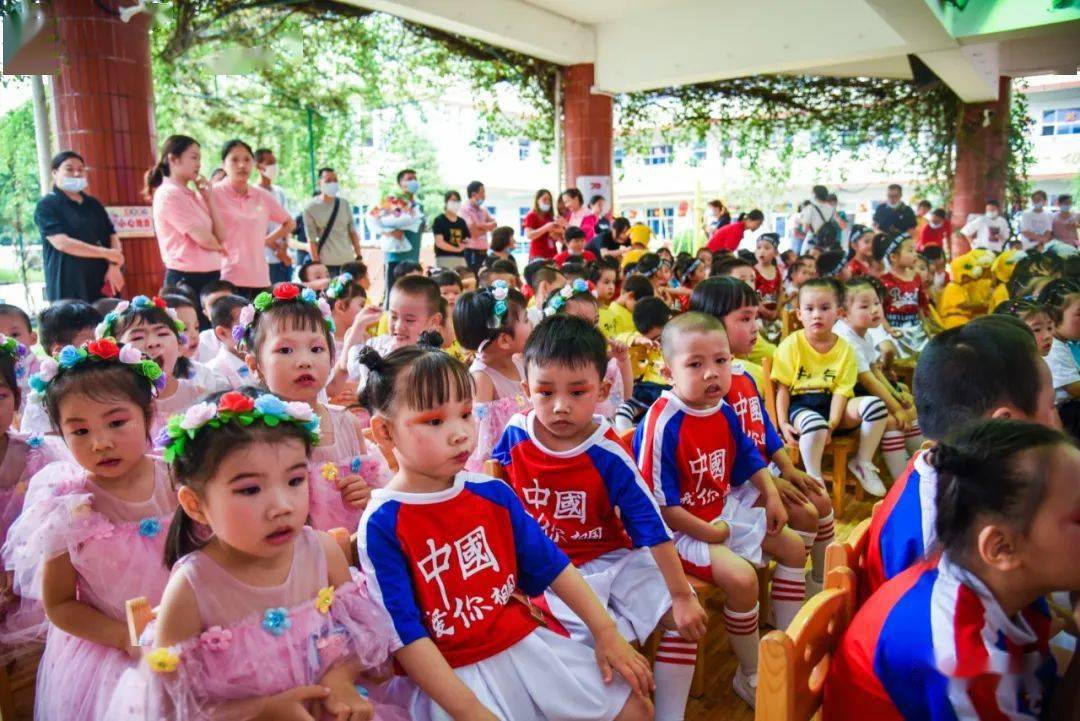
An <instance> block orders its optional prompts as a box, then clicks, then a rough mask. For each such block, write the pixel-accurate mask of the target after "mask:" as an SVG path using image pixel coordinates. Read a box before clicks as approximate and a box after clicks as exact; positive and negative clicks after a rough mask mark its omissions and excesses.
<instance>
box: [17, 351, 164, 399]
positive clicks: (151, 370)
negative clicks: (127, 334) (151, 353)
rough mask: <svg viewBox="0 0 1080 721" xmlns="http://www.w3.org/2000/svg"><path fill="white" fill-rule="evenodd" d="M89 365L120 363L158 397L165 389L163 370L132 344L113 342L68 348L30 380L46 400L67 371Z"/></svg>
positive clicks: (42, 365)
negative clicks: (138, 376)
mask: <svg viewBox="0 0 1080 721" xmlns="http://www.w3.org/2000/svg"><path fill="white" fill-rule="evenodd" d="M87 363H119V364H120V365H122V366H124V367H126V368H128V369H130V370H131V371H132V372H134V373H138V374H139V375H141V376H142V377H143V378H146V380H148V381H150V386H151V389H152V391H153V393H154V395H157V392H158V391H160V390H161V389H162V388H164V387H165V373H164V372H163V371H162V370H161V366H159V365H158V364H157V363H155V362H154V361H152V360H150V359H149V358H147V357H145V356H144V355H143V354H142V351H140V350H139V349H138V348H136V347H135V346H133V345H131V344H130V343H126V344H124V346H123V347H121V346H119V345H117V343H116V341H115V340H113V339H112V338H101V339H98V340H92V341H90V342H89V343H85V344H84V345H82V346H79V347H78V348H76V347H75V346H73V345H69V346H64V347H63V348H61V349H60V352H59V353H57V354H56V356H55V357H53V358H45V359H44V360H42V361H41V365H40V366H39V368H38V372H37V373H35V374H34V375H32V376H30V390H31V391H33V392H34V394H35V395H38V396H42V395H44V394H45V391H47V390H48V389H49V385H50V384H52V383H53V382H54V381H55V380H56V379H57V378H59V377H60V376H61V375H63V374H64V373H65V372H66V371H69V370H71V369H72V368H76V367H78V366H81V365H85V364H87Z"/></svg>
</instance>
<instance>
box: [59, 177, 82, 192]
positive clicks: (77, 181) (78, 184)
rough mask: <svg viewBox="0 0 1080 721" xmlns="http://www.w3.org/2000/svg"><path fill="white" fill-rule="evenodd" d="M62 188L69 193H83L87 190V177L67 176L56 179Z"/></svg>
mask: <svg viewBox="0 0 1080 721" xmlns="http://www.w3.org/2000/svg"><path fill="white" fill-rule="evenodd" d="M56 184H57V185H59V186H60V189H61V190H66V191H67V192H69V193H81V192H82V191H84V190H86V178H72V177H68V176H65V177H63V178H60V179H59V180H57V181H56Z"/></svg>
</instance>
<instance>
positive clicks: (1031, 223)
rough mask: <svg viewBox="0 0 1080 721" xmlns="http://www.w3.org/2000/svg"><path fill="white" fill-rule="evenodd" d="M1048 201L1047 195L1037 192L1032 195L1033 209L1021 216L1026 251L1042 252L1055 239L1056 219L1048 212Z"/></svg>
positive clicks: (1022, 237)
mask: <svg viewBox="0 0 1080 721" xmlns="http://www.w3.org/2000/svg"><path fill="white" fill-rule="evenodd" d="M1046 200H1047V197H1046V193H1044V192H1043V191H1041V190H1036V191H1035V192H1034V193H1032V194H1031V209H1030V210H1025V211H1024V212H1023V213H1022V214H1021V215H1020V242H1021V243H1023V244H1024V250H1030V249H1032V248H1035V249H1037V250H1042V248H1043V246H1044V245H1046V243H1047V242H1048V241H1049V240H1050V239H1051V238H1053V233H1052V226H1053V224H1054V218H1053V215H1052V214H1051V213H1050V211H1049V210H1046Z"/></svg>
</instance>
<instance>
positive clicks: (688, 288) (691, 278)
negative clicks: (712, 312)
mask: <svg viewBox="0 0 1080 721" xmlns="http://www.w3.org/2000/svg"><path fill="white" fill-rule="evenodd" d="M709 270H710V268H709V266H707V265H705V264H704V263H702V262H701V261H700V260H698V259H697V258H693V257H690V256H687V257H685V258H683V259H681V260H679V262H677V263H676V264H675V277H676V278H677V279H678V281H679V287H678V288H672V289H671V291H672V292H674V293H676V296H675V298H676V299H677V300H678V301H679V307H680V308H681V309H682V310H686V309H687V308H688V307H689V305H690V294H691V293H693V292H694V288H695V287H697V285H698V283H700V282H701V281H703V280H705V279H706V278H708V277H709Z"/></svg>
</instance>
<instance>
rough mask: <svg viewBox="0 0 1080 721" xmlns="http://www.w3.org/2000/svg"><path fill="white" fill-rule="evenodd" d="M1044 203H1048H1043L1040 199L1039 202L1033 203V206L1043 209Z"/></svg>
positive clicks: (1036, 208)
mask: <svg viewBox="0 0 1080 721" xmlns="http://www.w3.org/2000/svg"><path fill="white" fill-rule="evenodd" d="M1044 205H1046V203H1043V202H1041V201H1040V202H1038V203H1032V204H1031V207H1032V208H1034V209H1035V210H1042V209H1043V206H1044Z"/></svg>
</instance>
